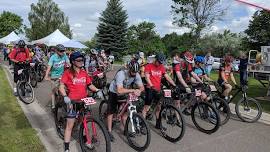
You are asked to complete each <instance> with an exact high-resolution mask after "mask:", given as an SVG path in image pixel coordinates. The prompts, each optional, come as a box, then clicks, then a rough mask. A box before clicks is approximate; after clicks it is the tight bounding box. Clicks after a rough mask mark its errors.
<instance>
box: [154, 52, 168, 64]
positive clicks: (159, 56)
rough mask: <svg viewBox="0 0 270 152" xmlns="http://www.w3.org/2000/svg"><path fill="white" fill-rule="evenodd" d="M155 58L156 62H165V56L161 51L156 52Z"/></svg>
mask: <svg viewBox="0 0 270 152" xmlns="http://www.w3.org/2000/svg"><path fill="white" fill-rule="evenodd" d="M156 59H157V61H158V62H160V63H161V64H166V57H165V55H164V54H163V53H158V54H157V55H156Z"/></svg>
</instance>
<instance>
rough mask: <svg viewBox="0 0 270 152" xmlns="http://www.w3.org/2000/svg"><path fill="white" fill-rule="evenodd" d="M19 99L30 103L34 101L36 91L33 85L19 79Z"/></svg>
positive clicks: (17, 86)
mask: <svg viewBox="0 0 270 152" xmlns="http://www.w3.org/2000/svg"><path fill="white" fill-rule="evenodd" d="M16 88H17V92H18V96H19V99H20V100H21V101H22V102H24V103H26V104H30V103H32V102H34V99H35V93H34V89H33V87H32V86H31V85H30V83H28V82H23V81H19V82H18V83H17V85H16Z"/></svg>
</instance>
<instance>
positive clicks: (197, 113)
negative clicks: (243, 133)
mask: <svg viewBox="0 0 270 152" xmlns="http://www.w3.org/2000/svg"><path fill="white" fill-rule="evenodd" d="M191 118H192V121H193V123H194V125H195V126H196V127H197V128H198V129H199V130H200V131H202V132H204V133H207V134H211V133H214V132H216V131H217V130H218V129H219V126H220V117H219V114H218V112H217V110H216V109H215V108H214V107H213V106H212V105H210V104H209V103H206V102H199V103H196V104H195V105H194V106H193V107H192V110H191Z"/></svg>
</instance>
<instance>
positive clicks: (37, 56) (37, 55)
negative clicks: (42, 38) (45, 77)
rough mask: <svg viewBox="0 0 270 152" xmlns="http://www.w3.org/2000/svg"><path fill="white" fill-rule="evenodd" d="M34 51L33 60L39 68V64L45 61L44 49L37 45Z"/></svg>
mask: <svg viewBox="0 0 270 152" xmlns="http://www.w3.org/2000/svg"><path fill="white" fill-rule="evenodd" d="M33 52H34V56H33V58H32V62H33V63H35V70H37V66H38V64H39V63H42V62H43V58H44V53H43V52H42V50H41V49H40V47H39V46H38V45H36V46H35V48H34V49H33Z"/></svg>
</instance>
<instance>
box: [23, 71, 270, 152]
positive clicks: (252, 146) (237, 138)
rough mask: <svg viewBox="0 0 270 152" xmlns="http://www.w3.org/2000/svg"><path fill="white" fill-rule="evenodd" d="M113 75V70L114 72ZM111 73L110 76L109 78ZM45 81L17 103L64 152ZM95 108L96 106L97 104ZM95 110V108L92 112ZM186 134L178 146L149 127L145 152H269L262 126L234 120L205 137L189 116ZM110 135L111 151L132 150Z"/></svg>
mask: <svg viewBox="0 0 270 152" xmlns="http://www.w3.org/2000/svg"><path fill="white" fill-rule="evenodd" d="M114 72H115V71H114ZM114 72H111V73H109V74H108V75H109V77H110V78H111V77H112V76H113V75H114ZM48 87H49V84H48V82H45V81H44V82H42V83H39V84H38V88H35V93H36V98H37V100H36V101H35V102H34V103H32V104H30V105H24V104H22V103H21V102H20V105H21V106H22V107H23V110H24V111H25V113H26V116H27V118H28V119H29V120H30V122H31V123H32V126H33V128H35V129H36V130H37V131H38V135H39V136H40V138H41V139H42V142H43V143H45V146H46V147H47V149H48V151H50V152H51V151H55V152H57V151H60V152H61V151H63V149H62V143H63V141H62V140H60V139H59V138H58V136H57V135H56V132H55V127H54V122H53V118H52V115H51V113H50V107H49V103H50V96H49V91H50V90H49V89H48ZM96 106H98V105H96ZM95 110H96V109H95ZM185 118H186V122H187V127H186V133H185V135H184V137H183V139H182V140H181V141H180V142H178V143H175V144H174V143H170V142H168V141H166V140H165V139H164V138H162V137H161V136H160V133H159V131H158V130H156V129H154V127H153V124H152V123H151V122H150V123H149V126H150V127H151V136H152V139H151V143H150V146H149V148H148V149H147V150H146V151H148V152H269V151H270V126H269V125H266V124H263V123H253V124H250V123H244V122H241V121H240V120H239V119H238V118H235V117H233V118H232V119H231V120H230V121H229V122H228V123H227V124H226V125H225V126H222V127H221V128H220V129H219V130H218V131H217V132H216V133H214V134H211V135H207V134H204V133H202V132H200V131H198V130H197V129H196V128H195V126H194V125H193V123H192V121H191V120H190V118H189V117H185ZM113 134H114V135H115V137H116V141H115V142H114V143H112V151H113V152H127V151H134V150H133V149H131V148H130V147H129V146H128V145H127V141H126V139H125V137H124V136H123V135H122V133H121V132H120V131H119V130H117V129H116V130H115V131H114V132H113ZM72 151H74V152H75V151H80V150H79V146H78V144H77V143H76V141H75V140H73V142H72Z"/></svg>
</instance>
